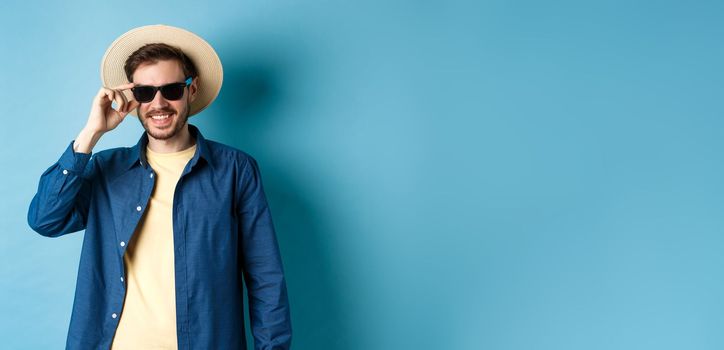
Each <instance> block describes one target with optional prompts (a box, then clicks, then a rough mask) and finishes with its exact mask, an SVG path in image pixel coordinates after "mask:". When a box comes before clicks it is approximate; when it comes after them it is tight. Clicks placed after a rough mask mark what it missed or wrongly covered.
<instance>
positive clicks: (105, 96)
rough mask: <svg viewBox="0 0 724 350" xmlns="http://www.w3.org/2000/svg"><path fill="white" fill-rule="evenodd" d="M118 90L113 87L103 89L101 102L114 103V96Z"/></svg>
mask: <svg viewBox="0 0 724 350" xmlns="http://www.w3.org/2000/svg"><path fill="white" fill-rule="evenodd" d="M115 95H116V92H115V91H113V90H111V89H105V88H104V89H103V91H102V93H101V95H100V98H101V102H105V103H113V98H114V97H115Z"/></svg>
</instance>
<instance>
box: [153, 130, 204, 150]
mask: <svg viewBox="0 0 724 350" xmlns="http://www.w3.org/2000/svg"><path fill="white" fill-rule="evenodd" d="M195 142H196V140H194V138H193V137H191V133H190V132H189V128H188V124H186V125H184V127H183V128H181V130H179V133H178V134H176V135H175V136H174V137H172V138H169V139H166V140H157V139H155V138H153V137H152V136H151V135H148V148H150V149H151V151H154V152H156V153H173V152H180V151H183V150H185V149H188V148H189V147H191V146H193V145H194V144H195Z"/></svg>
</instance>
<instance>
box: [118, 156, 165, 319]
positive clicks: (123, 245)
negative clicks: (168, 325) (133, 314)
mask: <svg viewBox="0 0 724 350" xmlns="http://www.w3.org/2000/svg"><path fill="white" fill-rule="evenodd" d="M139 164H141V167H143V161H139ZM143 168H144V170H145V169H147V168H145V167H143ZM148 169H149V172H148V178H149V182H150V184H149V185H147V186H146V188H147V189H148V190H146V191H145V192H146V193H147V194H148V195H147V196H146V201H145V203H146V204H148V202H149V200H150V197H151V193H152V192H153V188H154V186H155V185H156V182H155V179H154V171H153V169H152V168H150V167H149V168H148ZM144 183H145V181H144ZM135 213H136V214H135V215H137V217H136V220H135V223H136V224H135V225H134V227H133V230H134V232H135V229H136V227H137V226H138V224H139V223H140V220H141V217H142V216H143V206H142V205H141V203H139V204H138V205H137V206H136V208H135ZM132 237H133V234H131V236H130V238H129V240H130V239H131V238H132ZM118 245H119V246H120V255H121V259H120V260H121V274H120V275H121V276H120V280H121V286H120V287H121V293H119V295H120V296H121V300H120V301H119V302H118V305H119V306H118V311H117V312H113V313H111V318H113V319H114V320H118V316H119V314H118V313H119V312H121V311H122V310H123V299H124V298H125V294H126V290H125V287H126V284H125V281H126V280H125V278H124V275H125V270H126V268H125V262H124V259H123V257H124V256H125V253H126V249H127V246H128V243H127V242H126V241H123V240H121V241H120V242H119V243H118ZM116 327H118V323H117V322H116Z"/></svg>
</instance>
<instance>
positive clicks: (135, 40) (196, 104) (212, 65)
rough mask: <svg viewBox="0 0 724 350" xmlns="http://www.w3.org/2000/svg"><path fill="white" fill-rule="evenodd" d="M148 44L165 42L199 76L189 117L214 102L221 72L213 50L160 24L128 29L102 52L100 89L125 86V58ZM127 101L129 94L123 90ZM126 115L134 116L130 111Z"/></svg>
mask: <svg viewBox="0 0 724 350" xmlns="http://www.w3.org/2000/svg"><path fill="white" fill-rule="evenodd" d="M149 43H165V44H168V45H171V46H175V47H177V48H179V49H181V50H182V51H183V52H184V53H185V54H186V56H188V57H189V58H190V59H191V61H193V63H194V65H195V66H196V70H197V71H198V73H199V77H198V83H197V84H198V92H197V95H196V99H195V100H194V101H193V102H191V106H190V108H189V116H192V115H194V114H197V113H199V112H201V111H202V110H204V109H205V108H206V107H208V106H209V105H210V104H211V102H213V101H214V99H216V96H218V95H219V91H220V90H221V82H222V81H223V77H224V72H223V69H222V67H221V60H219V56H218V55H217V54H216V51H214V49H213V48H212V47H211V45H209V43H207V42H206V41H205V40H204V39H202V38H201V37H199V36H198V35H196V34H194V33H191V32H189V31H187V30H185V29H181V28H177V27H171V26H167V25H163V24H156V25H148V26H143V27H138V28H135V29H131V30H129V31H128V32H126V33H125V34H123V35H121V36H120V37H118V39H116V40H115V41H114V42H113V43H112V44H111V45H110V46H109V47H108V49H107V50H106V53H105V54H104V55H103V59H102V60H101V81H102V82H103V86H106V87H113V86H118V85H122V84H128V83H129V81H128V79H127V78H126V73H125V71H124V70H123V65H124V64H125V63H126V59H128V56H130V55H131V54H132V53H133V52H134V51H136V50H137V49H139V48H140V47H141V46H143V45H145V44H149ZM123 93H124V94H125V95H126V98H127V99H129V100H130V99H131V98H132V96H133V94H132V93H131V91H130V90H124V91H123ZM129 114H133V115H134V116H137V115H136V111H135V110H132V111H130V113H129Z"/></svg>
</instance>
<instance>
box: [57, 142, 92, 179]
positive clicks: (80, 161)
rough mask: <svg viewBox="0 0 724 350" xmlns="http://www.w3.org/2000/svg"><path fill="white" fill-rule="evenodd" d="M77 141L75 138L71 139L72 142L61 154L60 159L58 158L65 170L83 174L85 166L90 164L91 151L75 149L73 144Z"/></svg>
mask: <svg viewBox="0 0 724 350" xmlns="http://www.w3.org/2000/svg"><path fill="white" fill-rule="evenodd" d="M74 143H75V140H73V141H70V144H69V145H68V147H67V148H66V149H65V151H64V152H63V154H62V155H61V156H60V160H58V164H60V166H62V167H63V169H64V170H68V171H69V172H73V173H76V174H82V173H83V170H84V169H85V166H86V165H87V164H88V160H89V159H90V158H91V155H92V154H93V152H92V151H91V153H80V152H76V151H75V150H73V144H74Z"/></svg>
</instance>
